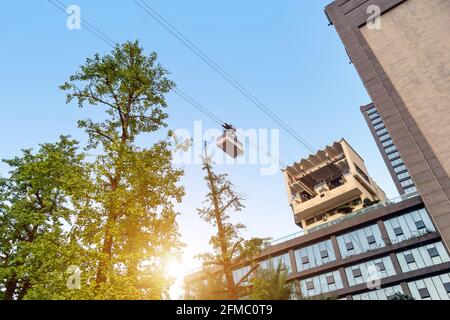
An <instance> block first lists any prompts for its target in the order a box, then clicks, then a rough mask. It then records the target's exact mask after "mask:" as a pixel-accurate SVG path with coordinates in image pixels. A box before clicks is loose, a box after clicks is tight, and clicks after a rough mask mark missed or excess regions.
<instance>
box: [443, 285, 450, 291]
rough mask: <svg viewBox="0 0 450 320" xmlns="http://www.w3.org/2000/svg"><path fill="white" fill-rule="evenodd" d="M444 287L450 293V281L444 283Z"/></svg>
mask: <svg viewBox="0 0 450 320" xmlns="http://www.w3.org/2000/svg"><path fill="white" fill-rule="evenodd" d="M444 288H445V291H447V293H450V282H447V283H444Z"/></svg>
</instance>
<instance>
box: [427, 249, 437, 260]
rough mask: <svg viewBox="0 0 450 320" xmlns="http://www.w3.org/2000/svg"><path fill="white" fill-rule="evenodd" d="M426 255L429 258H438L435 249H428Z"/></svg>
mask: <svg viewBox="0 0 450 320" xmlns="http://www.w3.org/2000/svg"><path fill="white" fill-rule="evenodd" d="M428 254H429V255H430V258H436V257H439V252H438V251H437V249H436V248H429V249H428Z"/></svg>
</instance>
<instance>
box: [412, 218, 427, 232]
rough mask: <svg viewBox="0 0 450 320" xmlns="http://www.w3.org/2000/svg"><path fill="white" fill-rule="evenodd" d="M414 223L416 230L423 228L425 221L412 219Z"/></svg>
mask: <svg viewBox="0 0 450 320" xmlns="http://www.w3.org/2000/svg"><path fill="white" fill-rule="evenodd" d="M414 224H415V225H416V228H417V230H421V229H425V228H426V226H425V223H424V222H423V220H419V221H414Z"/></svg>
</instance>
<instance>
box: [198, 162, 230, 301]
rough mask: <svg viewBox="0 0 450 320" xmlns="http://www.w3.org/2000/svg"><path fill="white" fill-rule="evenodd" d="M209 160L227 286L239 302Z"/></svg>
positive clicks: (209, 172) (208, 169)
mask: <svg viewBox="0 0 450 320" xmlns="http://www.w3.org/2000/svg"><path fill="white" fill-rule="evenodd" d="M206 161H207V159H205V166H206V171H207V173H208V181H209V185H210V188H211V195H212V197H213V204H214V216H215V220H216V224H217V231H218V236H219V242H220V251H221V258H222V267H223V270H224V273H225V280H226V286H227V292H228V296H229V298H230V299H231V300H237V299H238V294H237V289H236V285H235V283H234V278H233V271H232V270H231V262H230V257H228V248H227V243H226V241H225V230H224V228H223V223H222V218H221V215H220V210H221V208H220V204H219V199H218V196H219V195H218V192H217V189H216V185H215V181H214V177H213V174H212V172H211V167H210V165H209V164H208V163H206Z"/></svg>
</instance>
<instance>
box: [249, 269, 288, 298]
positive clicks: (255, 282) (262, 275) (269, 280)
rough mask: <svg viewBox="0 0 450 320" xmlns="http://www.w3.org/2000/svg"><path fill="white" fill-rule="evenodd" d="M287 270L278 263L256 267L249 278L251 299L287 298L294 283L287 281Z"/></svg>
mask: <svg viewBox="0 0 450 320" xmlns="http://www.w3.org/2000/svg"><path fill="white" fill-rule="evenodd" d="M287 277H288V273H287V270H286V269H285V268H284V267H283V265H282V264H281V263H279V264H278V265H277V266H276V267H275V266H273V265H270V266H269V267H268V268H264V269H263V268H258V269H257V270H256V272H255V274H254V276H253V277H252V278H251V280H250V283H251V289H250V299H251V300H289V299H290V298H291V295H292V294H293V292H294V284H293V283H292V282H287Z"/></svg>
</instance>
